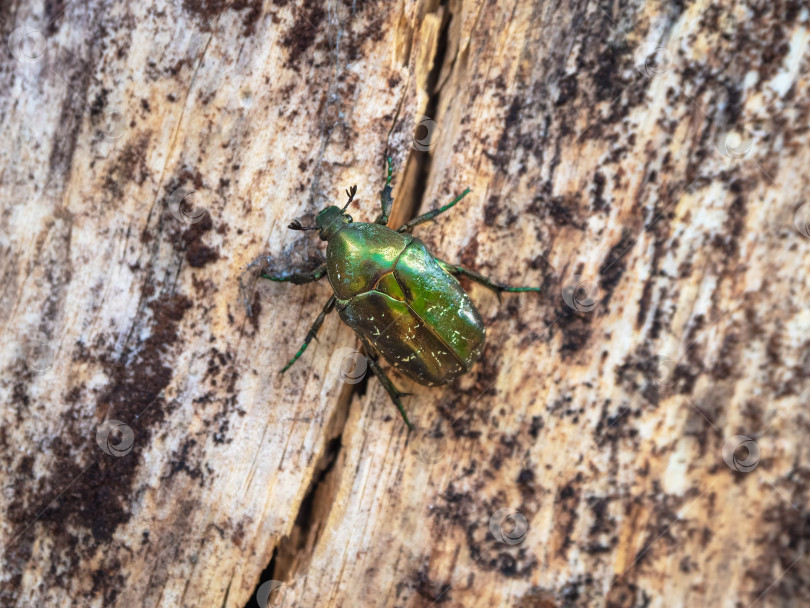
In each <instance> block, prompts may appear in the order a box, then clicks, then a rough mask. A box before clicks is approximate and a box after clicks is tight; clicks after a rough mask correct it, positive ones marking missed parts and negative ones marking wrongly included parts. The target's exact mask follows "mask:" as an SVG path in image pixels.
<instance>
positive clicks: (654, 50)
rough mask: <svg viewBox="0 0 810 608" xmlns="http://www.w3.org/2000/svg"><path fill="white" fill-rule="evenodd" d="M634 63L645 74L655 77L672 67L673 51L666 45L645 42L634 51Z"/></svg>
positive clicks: (648, 76) (647, 76)
mask: <svg viewBox="0 0 810 608" xmlns="http://www.w3.org/2000/svg"><path fill="white" fill-rule="evenodd" d="M633 63H634V64H635V66H636V69H637V70H638V71H639V72H640V73H641V74H642V75H643V76H645V77H646V78H655V77H656V76H658V75H660V74H663V73H664V72H667V71H669V70H670V69H671V68H672V63H673V59H672V52H671V51H670V50H669V49H668V48H667V47H665V46H660V45H656V44H643V45H641V46H640V47H638V48H637V49H636V52H635V53H633Z"/></svg>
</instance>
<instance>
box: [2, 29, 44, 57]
mask: <svg viewBox="0 0 810 608" xmlns="http://www.w3.org/2000/svg"><path fill="white" fill-rule="evenodd" d="M8 50H9V51H11V54H12V55H14V58H15V59H17V61H19V62H21V63H36V62H37V61H39V60H40V59H42V58H43V57H44V56H45V50H46V48H45V36H43V35H42V32H40V31H39V30H38V29H36V28H34V27H31V26H29V25H21V26H20V27H18V28H17V29H15V30H14V31H13V32H11V35H10V36H9V37H8Z"/></svg>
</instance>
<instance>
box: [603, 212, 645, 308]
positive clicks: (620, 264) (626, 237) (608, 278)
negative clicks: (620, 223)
mask: <svg viewBox="0 0 810 608" xmlns="http://www.w3.org/2000/svg"><path fill="white" fill-rule="evenodd" d="M635 242H636V239H635V238H633V236H632V235H631V234H630V231H629V230H627V229H626V228H622V237H621V239H619V242H618V243H616V244H615V245H614V246H613V247H611V248H610V251H609V252H608V254H607V256H606V257H605V261H604V262H603V263H602V266H601V267H600V268H599V277H600V280H599V287H600V289H601V292H600V294H599V306H602V305H605V306H607V304H608V303H609V302H610V298H611V297H612V296H613V290H614V289H615V288H616V285H618V284H619V281H620V280H621V278H622V275H623V274H624V271H625V268H626V261H625V260H626V257H625V256H626V255H627V253H628V252H629V250H630V248H631V247H632V246H633V244H634V243H635Z"/></svg>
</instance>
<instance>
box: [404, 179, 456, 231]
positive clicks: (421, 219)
mask: <svg viewBox="0 0 810 608" xmlns="http://www.w3.org/2000/svg"><path fill="white" fill-rule="evenodd" d="M469 193H470V189H469V188H467V189H466V190H464V192H462V193H461V194H459V195H458V196H457V197H456V198H454V199H453V200H452V201H450V202H449V203H447V204H446V205H445V206H443V207H439V208H438V209H433V210H432V211H428V212H427V213H425V214H423V215H420V216H419V217H415V218H413V219H412V220H411V221H410V222H408V223H407V224H403V225H402V226H400V227H399V228H398V229H397V232H408V233H410V232H412V231H413V229H414V228H415V227H416V226H418V225H419V224H424V223H425V222H429V221H430V220H432V219H433V218H434V217H436V216H437V215H439V214H441V213H444V212H445V211H447V210H448V209H450V208H451V207H452V206H453V205H455V204H456V203H458V202H459V201H460V200H461V199H463V198H464V197H465V196H467V195H468V194H469Z"/></svg>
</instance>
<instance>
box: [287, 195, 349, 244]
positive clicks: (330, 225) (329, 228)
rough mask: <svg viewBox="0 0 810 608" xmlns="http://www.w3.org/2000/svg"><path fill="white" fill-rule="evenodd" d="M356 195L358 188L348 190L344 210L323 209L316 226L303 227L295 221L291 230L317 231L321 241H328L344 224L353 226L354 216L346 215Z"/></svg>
mask: <svg viewBox="0 0 810 608" xmlns="http://www.w3.org/2000/svg"><path fill="white" fill-rule="evenodd" d="M355 194H357V186H352V187H351V188H349V189H347V190H346V196H348V197H349V200H348V201H346V204H345V205H343V209H339V208H338V207H335V206H334V205H330V206H329V207H326V208H324V209H321V211H320V213H318V215H317V217H316V218H315V224H316V225H315V226H302V225H301V222H299V221H298V220H293V222H292V223H291V224H290V228H291V229H292V230H317V231H318V232H319V236H320V237H321V240H322V241H328V240H329V239H330V238H331V236H332V235H333V234H335V233H336V232H337V231H338V230H340V229H341V228H342V227H343V225H344V224H351V222H352V216H351V215H349V214H348V213H346V208H347V207H348V206H349V205H350V204H351V202H352V201H353V200H354V195H355Z"/></svg>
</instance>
